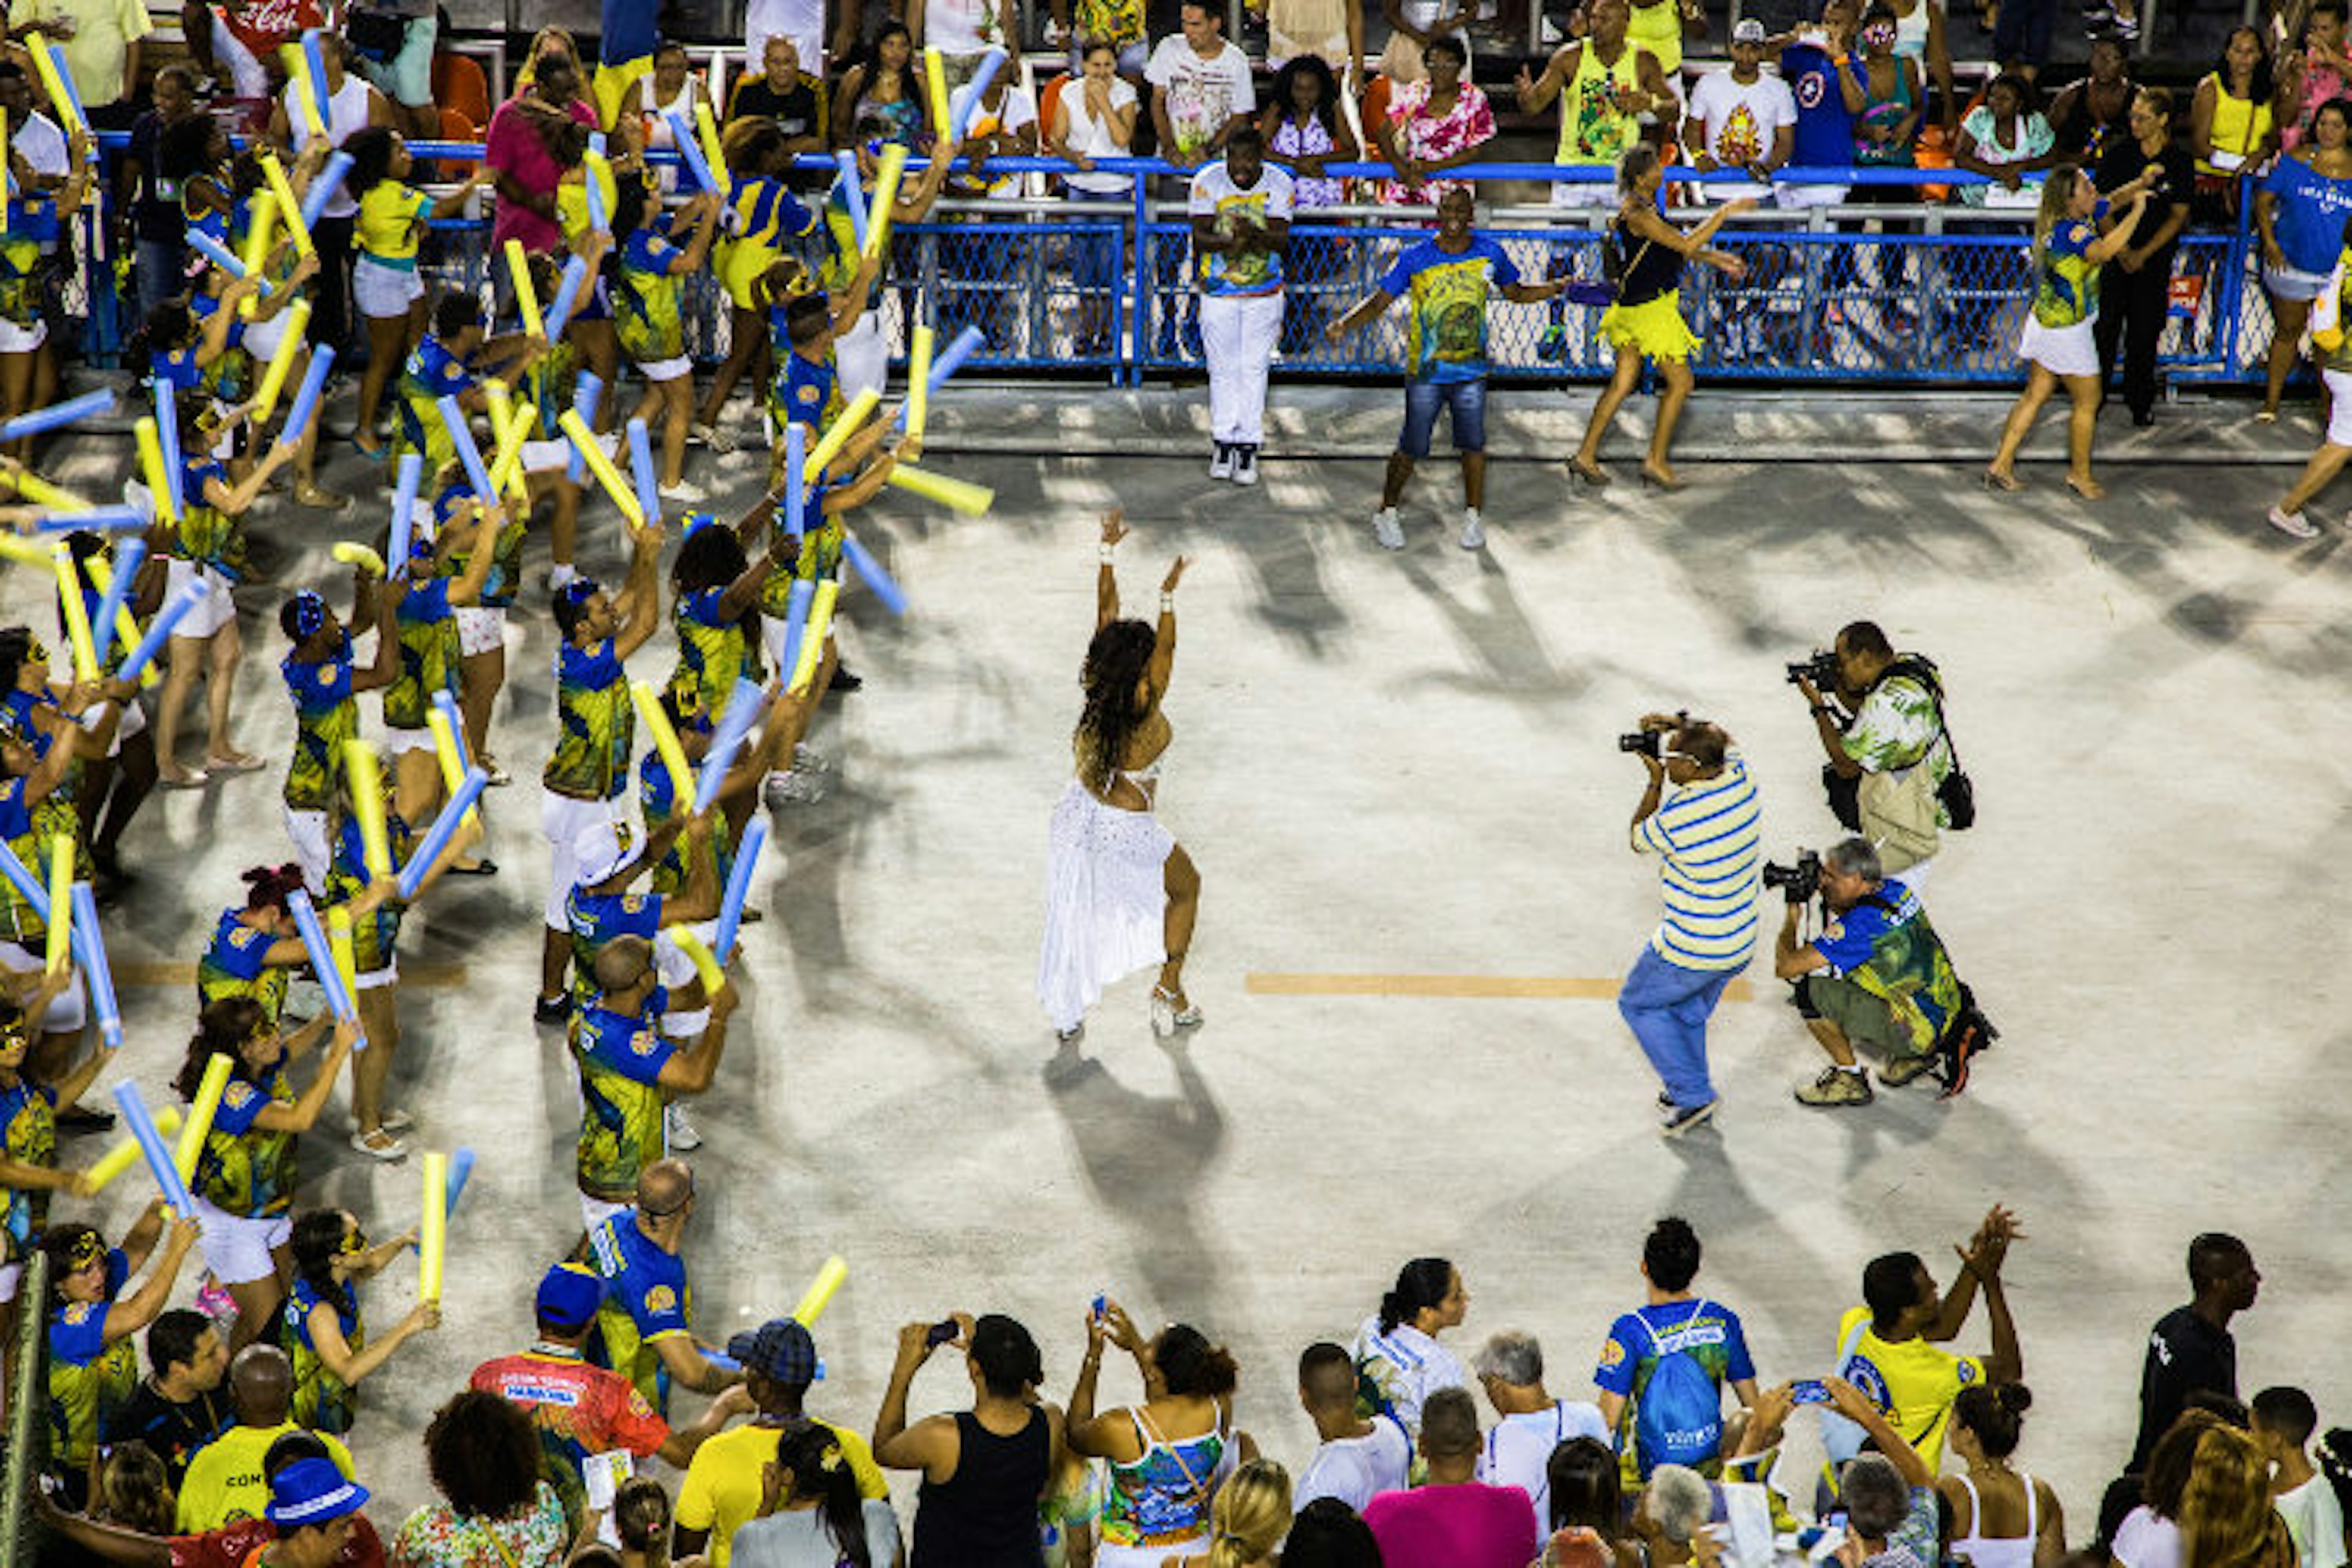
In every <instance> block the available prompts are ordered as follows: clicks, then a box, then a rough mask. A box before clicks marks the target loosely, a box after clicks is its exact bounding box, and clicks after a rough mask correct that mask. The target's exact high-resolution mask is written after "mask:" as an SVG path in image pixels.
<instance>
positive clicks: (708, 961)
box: [669, 926, 727, 997]
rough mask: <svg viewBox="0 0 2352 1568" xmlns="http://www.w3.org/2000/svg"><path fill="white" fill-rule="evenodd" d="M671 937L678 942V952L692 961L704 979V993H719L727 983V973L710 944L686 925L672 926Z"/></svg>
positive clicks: (713, 994) (707, 995)
mask: <svg viewBox="0 0 2352 1568" xmlns="http://www.w3.org/2000/svg"><path fill="white" fill-rule="evenodd" d="M669 939H670V941H672V942H676V943H677V950H678V952H682V953H684V954H686V956H687V957H688V959H689V960H691V961H692V963H693V964H694V973H696V974H697V975H698V976H699V977H700V979H701V981H702V994H703V995H704V996H706V997H709V996H716V995H718V994H719V988H720V987H721V986H723V985H725V984H727V974H726V972H725V971H724V970H722V969H720V968H719V960H718V959H717V957H715V956H714V955H713V954H712V953H711V951H710V945H709V943H708V942H704V941H703V940H702V939H701V938H700V937H698V936H697V935H695V934H694V933H693V932H692V931H688V930H687V929H686V928H685V927H684V926H672V927H670V928H669Z"/></svg>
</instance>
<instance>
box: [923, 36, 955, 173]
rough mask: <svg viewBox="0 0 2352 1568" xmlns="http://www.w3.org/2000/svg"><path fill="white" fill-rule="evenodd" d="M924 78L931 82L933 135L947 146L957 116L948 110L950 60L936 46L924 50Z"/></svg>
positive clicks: (941, 144)
mask: <svg viewBox="0 0 2352 1568" xmlns="http://www.w3.org/2000/svg"><path fill="white" fill-rule="evenodd" d="M923 78H924V79H925V80H926V81H929V83H930V84H931V135H932V137H933V139H934V140H936V141H937V142H938V143H939V144H940V146H942V147H945V146H946V145H947V140H948V132H949V131H950V129H952V128H953V126H954V124H955V118H954V116H952V115H950V113H949V112H948V62H947V61H946V60H945V59H943V58H940V51H939V50H937V49H936V48H927V49H925V50H924V51H923ZM950 156H952V152H950Z"/></svg>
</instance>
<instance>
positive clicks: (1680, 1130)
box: [1617, 713, 1762, 1138]
mask: <svg viewBox="0 0 2352 1568" xmlns="http://www.w3.org/2000/svg"><path fill="white" fill-rule="evenodd" d="M1617 746H1618V749H1619V750H1620V751H1624V752H1632V753H1633V754H1634V755H1635V756H1638V757H1640V758H1641V759H1642V765H1643V767H1644V768H1646V769H1648V770H1649V774H1650V782H1649V786H1648V787H1647V788H1646V789H1644V790H1643V792H1642V804H1641V805H1639V806H1637V807H1635V808H1634V812H1633V827H1632V836H1633V847H1634V849H1635V850H1636V851H1638V852H1640V853H1643V854H1647V855H1655V856H1657V857H1658V858H1659V864H1658V882H1659V886H1660V889H1661V891H1662V893H1663V896H1664V919H1662V920H1661V921H1659V923H1658V929H1657V931H1655V932H1654V933H1653V934H1652V936H1651V938H1650V941H1649V945H1648V946H1646V947H1644V948H1643V950H1642V956H1641V957H1640V959H1638V960H1637V961H1635V963H1634V964H1633V973H1631V974H1628V975H1627V976H1626V977H1625V984H1624V988H1623V989H1622V990H1621V991H1620V992H1618V994H1617V1010H1618V1012H1620V1013H1622V1014H1623V1015H1624V1017H1625V1022H1626V1024H1627V1026H1629V1027H1631V1028H1632V1029H1633V1037H1634V1039H1636V1040H1637V1041H1639V1042H1640V1043H1641V1047H1642V1052H1643V1055H1644V1056H1646V1057H1648V1058H1650V1065H1651V1067H1653V1068H1655V1069H1656V1071H1657V1074H1658V1078H1659V1080H1660V1081H1661V1082H1662V1083H1663V1084H1664V1086H1665V1092H1664V1093H1663V1094H1661V1095H1659V1096H1658V1106H1659V1109H1660V1110H1661V1111H1663V1112H1664V1121H1663V1122H1662V1124H1661V1126H1660V1128H1659V1131H1661V1132H1662V1133H1664V1135H1665V1136H1666V1137H1668V1138H1679V1137H1681V1136H1682V1135H1683V1134H1684V1133H1685V1132H1687V1131H1690V1130H1691V1129H1692V1128H1694V1127H1697V1126H1700V1125H1702V1124H1703V1123H1705V1122H1706V1121H1707V1120H1708V1119H1709V1118H1710V1117H1712V1116H1714V1114H1715V1104H1716V1094H1715V1086H1714V1085H1713V1083H1712V1082H1710V1081H1709V1079H1708V1078H1707V1072H1706V1021H1707V1018H1708V1017H1709V1016H1711V1015H1712V1014H1713V1013H1714V1012H1715V1005H1716V1003H1717V1002H1718V1001H1720V1000H1721V999H1722V997H1723V988H1724V987H1725V986H1726V985H1727V984H1730V983H1731V977H1732V976H1733V975H1735V974H1737V973H1739V972H1740V971H1741V970H1742V969H1745V968H1746V967H1747V966H1748V952H1749V950H1750V949H1751V948H1752V947H1753V946H1754V945H1755V942H1756V918H1757V917H1756V900H1757V897H1758V893H1759V886H1758V883H1757V867H1758V862H1759V860H1760V859H1761V858H1762V848H1761V841H1760V839H1759V834H1758V829H1757V815H1758V814H1757V805H1756V786H1755V784H1753V783H1751V782H1750V781H1749V780H1748V767H1747V764H1746V763H1743V762H1741V761H1740V760H1739V758H1738V756H1737V755H1735V754H1734V753H1733V752H1732V751H1731V737H1730V736H1729V735H1727V734H1725V733H1724V731H1722V729H1720V728H1719V727H1718V726H1717V725H1714V724H1709V723H1707V722H1706V721H1703V720H1694V719H1692V718H1691V717H1690V716H1689V715H1688V714H1686V713H1678V714H1675V715H1674V716H1672V717H1669V716H1667V715H1666V714H1664V713H1651V714H1648V715H1645V716H1644V717H1643V720H1642V727H1641V729H1639V730H1637V731H1634V732H1633V733H1632V734H1630V735H1621V736H1619V737H1618V740H1617ZM1668 783H1672V784H1673V785H1674V791H1673V793H1672V794H1667V793H1666V788H1665V786H1666V785H1667V784H1668Z"/></svg>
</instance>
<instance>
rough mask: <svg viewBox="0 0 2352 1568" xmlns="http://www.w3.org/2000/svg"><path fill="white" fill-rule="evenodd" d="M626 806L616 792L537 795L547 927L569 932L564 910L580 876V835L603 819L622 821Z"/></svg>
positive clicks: (570, 926)
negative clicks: (595, 796) (599, 796)
mask: <svg viewBox="0 0 2352 1568" xmlns="http://www.w3.org/2000/svg"><path fill="white" fill-rule="evenodd" d="M627 820H628V809H627V807H626V806H625V805H624V804H623V801H622V798H621V797H620V796H617V795H616V796H614V798H613V799H611V800H574V799H573V798H572V796H570V795H558V794H556V793H555V792H554V791H553V790H549V791H547V792H546V793H545V795H542V796H541V801H540V807H539V830H540V831H541V833H544V834H546V835H547V845H548V880H547V905H546V909H545V910H544V913H545V916H546V920H547V929H548V930H550V931H562V932H564V933H565V934H567V935H569V934H570V932H571V931H572V917H571V916H570V915H569V914H568V913H566V912H565V906H566V905H567V904H569V903H570V902H571V900H572V885H573V883H574V882H576V881H577V880H578V879H579V876H580V854H579V849H578V845H579V843H580V836H581V835H582V834H583V833H585V832H587V831H588V830H589V829H590V828H592V827H595V826H599V825H601V824H604V823H607V822H625V821H627Z"/></svg>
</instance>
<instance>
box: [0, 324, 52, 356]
mask: <svg viewBox="0 0 2352 1568" xmlns="http://www.w3.org/2000/svg"><path fill="white" fill-rule="evenodd" d="M48 341H49V324H48V323H47V321H35V322H34V323H33V324H32V325H31V326H29V327H20V326H18V325H17V324H16V322H14V321H0V354H28V353H32V352H33V351H35V350H36V349H37V348H39V347H40V346H41V345H42V344H43V343H45V342H48Z"/></svg>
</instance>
